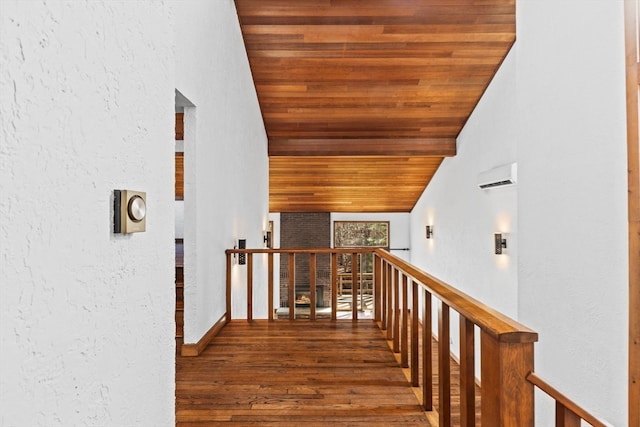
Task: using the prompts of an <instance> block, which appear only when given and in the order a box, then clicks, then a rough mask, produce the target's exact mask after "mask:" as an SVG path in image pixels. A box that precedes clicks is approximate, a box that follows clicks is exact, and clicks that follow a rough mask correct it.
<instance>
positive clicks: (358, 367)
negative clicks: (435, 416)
mask: <svg viewBox="0 0 640 427" xmlns="http://www.w3.org/2000/svg"><path fill="white" fill-rule="evenodd" d="M176 422H177V425H178V426H180V427H186V426H202V425H216V424H218V423H220V424H224V425H252V424H253V425H261V426H269V425H273V426H275V425H277V426H300V425H302V424H304V423H307V424H309V425H314V426H322V425H327V426H336V425H367V426H388V425H412V426H419V425H423V426H428V425H430V424H429V422H428V421H427V417H426V414H425V412H423V410H422V408H421V406H420V403H419V401H418V399H417V397H416V396H415V394H414V392H413V389H412V388H411V386H410V383H409V382H408V380H407V378H406V377H405V375H404V373H403V371H402V369H400V368H399V364H398V363H397V361H396V359H395V357H394V355H393V353H392V352H391V350H390V349H389V347H388V345H387V342H386V341H385V339H384V338H383V335H382V333H381V331H380V330H379V329H378V327H377V326H376V324H375V323H374V322H371V321H360V322H356V323H353V322H351V321H338V322H330V321H326V322H325V321H318V322H314V323H310V322H307V321H295V322H288V321H276V322H267V321H255V322H252V323H247V322H246V321H242V320H239V321H233V322H231V323H230V324H229V325H227V326H226V327H225V328H224V329H223V330H222V332H221V333H220V335H218V336H217V337H216V338H215V339H214V340H213V342H212V345H210V346H209V347H208V348H207V349H206V350H205V352H204V353H203V354H201V355H200V356H198V357H190V358H187V357H180V356H177V358H176Z"/></svg>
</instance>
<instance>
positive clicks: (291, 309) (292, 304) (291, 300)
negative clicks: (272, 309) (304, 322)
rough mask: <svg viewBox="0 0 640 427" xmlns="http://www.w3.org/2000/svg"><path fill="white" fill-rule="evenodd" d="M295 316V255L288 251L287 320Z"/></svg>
mask: <svg viewBox="0 0 640 427" xmlns="http://www.w3.org/2000/svg"><path fill="white" fill-rule="evenodd" d="M295 318H296V256H295V254H294V253H293V252H290V253H289V320H294V319H295Z"/></svg>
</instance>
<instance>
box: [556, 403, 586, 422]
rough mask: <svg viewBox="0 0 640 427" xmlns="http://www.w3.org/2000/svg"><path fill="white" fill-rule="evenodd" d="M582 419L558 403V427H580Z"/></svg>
mask: <svg viewBox="0 0 640 427" xmlns="http://www.w3.org/2000/svg"><path fill="white" fill-rule="evenodd" d="M581 424H582V423H581V420H580V417H579V416H577V415H576V414H574V413H573V412H572V411H571V410H569V409H568V408H567V407H566V406H564V405H563V404H562V403H560V402H557V401H556V427H580V426H581Z"/></svg>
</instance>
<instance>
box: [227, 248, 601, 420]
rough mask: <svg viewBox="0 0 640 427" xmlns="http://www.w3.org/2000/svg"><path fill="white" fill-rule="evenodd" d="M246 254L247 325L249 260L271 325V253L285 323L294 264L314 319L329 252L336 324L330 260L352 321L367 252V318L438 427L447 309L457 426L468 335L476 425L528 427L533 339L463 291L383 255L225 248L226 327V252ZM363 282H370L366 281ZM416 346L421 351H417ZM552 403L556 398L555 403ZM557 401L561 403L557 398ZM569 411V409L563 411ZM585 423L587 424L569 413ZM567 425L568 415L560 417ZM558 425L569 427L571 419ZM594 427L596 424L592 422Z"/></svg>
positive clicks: (447, 396)
mask: <svg viewBox="0 0 640 427" xmlns="http://www.w3.org/2000/svg"><path fill="white" fill-rule="evenodd" d="M240 253H244V254H246V257H247V261H246V268H247V319H248V320H252V319H253V257H254V255H257V254H266V256H267V266H268V267H267V270H268V273H267V276H268V277H267V287H268V302H267V304H268V318H269V320H274V318H275V310H274V291H273V286H274V283H273V276H274V274H273V273H274V254H286V255H288V262H287V267H288V280H289V283H288V295H289V298H288V305H289V313H288V318H289V319H290V320H294V319H295V318H296V313H295V311H296V310H295V306H296V305H295V294H296V268H295V259H296V257H300V256H307V257H309V281H310V283H309V284H308V285H309V290H310V292H309V297H310V304H309V309H310V314H309V319H311V320H315V319H316V311H315V310H316V273H317V270H316V266H317V264H316V257H317V255H318V254H329V255H330V258H331V280H330V286H331V317H330V318H331V319H332V320H336V311H337V295H338V283H339V275H338V269H337V255H338V254H345V253H346V254H352V255H353V261H352V263H353V265H352V273H351V283H352V298H354V300H353V301H352V315H351V318H352V319H353V320H357V319H358V304H357V303H356V301H355V297H356V295H357V294H358V291H359V290H360V289H361V278H363V277H364V275H360V274H358V273H359V270H358V255H359V254H368V253H373V254H374V272H373V296H374V302H373V305H374V309H373V319H374V320H375V321H376V322H378V324H379V326H380V328H381V329H382V330H383V331H384V332H385V333H386V337H387V339H388V340H389V341H390V342H391V345H392V348H393V351H394V352H395V353H399V355H400V363H401V365H402V367H404V368H410V377H411V384H412V386H414V387H420V386H422V397H423V399H422V400H423V406H424V409H425V410H426V411H433V410H434V409H437V412H438V418H439V425H440V426H443V427H447V426H450V425H451V420H452V413H451V407H452V405H451V403H452V402H451V388H452V387H451V364H450V363H451V358H450V353H451V351H450V345H449V342H450V332H451V331H450V317H451V310H453V311H455V312H456V313H457V314H458V316H459V327H460V348H459V359H460V362H459V366H460V380H459V386H460V395H459V400H460V409H459V411H460V425H461V426H463V427H467V426H474V425H475V415H476V408H475V383H476V375H475V347H476V342H475V341H476V340H475V331H476V329H478V330H479V335H480V343H479V346H480V359H481V360H480V366H481V368H480V374H481V378H482V388H481V421H482V425H484V426H513V427H533V425H534V384H535V385H537V386H538V387H540V388H541V389H543V390H545V391H547V392H548V389H545V388H544V387H541V386H540V384H539V383H538V382H536V379H537V377H536V376H535V374H533V367H534V366H533V365H534V357H533V356H534V343H535V342H536V341H537V340H538V334H537V333H536V332H534V331H532V330H531V329H529V328H527V327H526V326H524V325H522V324H520V323H518V322H516V321H515V320H513V319H511V318H509V317H507V316H505V315H504V314H502V313H500V312H497V311H496V310H493V309H491V308H490V307H488V306H486V305H484V304H482V303H481V302H479V301H477V300H475V299H474V298H472V297H470V296H469V295H466V294H465V293H463V292H461V291H459V290H457V289H455V288H453V287H452V286H450V285H448V284H446V283H444V282H442V281H441V280H439V279H437V278H435V277H433V276H431V275H429V274H427V273H425V272H424V271H422V270H420V269H418V268H416V267H415V266H413V265H411V264H409V263H407V262H406V261H404V260H402V259H400V258H398V257H396V256H394V255H392V254H390V253H389V252H387V251H385V250H383V249H371V248H357V249H353V248H350V249H297V250H296V249H257V250H256V249H253V250H249V249H245V250H240V249H234V250H227V251H226V255H227V321H229V320H231V318H232V313H231V287H232V283H231V277H232V274H231V269H232V264H233V256H234V254H240ZM369 280H370V279H369ZM434 301H435V304H436V305H437V313H438V320H437V330H438V341H437V345H438V363H437V364H436V365H437V369H438V372H437V373H438V375H437V378H438V402H439V404H438V408H434V407H433V402H434V396H433V384H434V377H435V375H434V371H433V365H432V363H431V357H429V356H427V357H422V360H421V361H420V360H419V355H420V353H422V354H423V355H431V354H432V350H433V349H432V340H431V331H432V330H433V325H432V310H433V304H434ZM419 313H421V316H419ZM419 317H421V318H422V327H421V329H422V337H419V335H418V334H419V329H420V327H419V321H420V319H419ZM420 346H422V348H421V349H420ZM556 400H558V398H557V397H556ZM560 402H563V401H562V400H560ZM568 408H569V410H572V409H573V407H572V406H569V407H568ZM577 414H578V415H579V416H581V417H582V418H583V419H585V420H586V421H588V422H591V421H590V420H591V419H590V418H587V417H585V416H584V415H583V413H582V412H577ZM565 418H566V419H571V416H570V415H567V416H566V417H565ZM558 425H559V426H560V425H564V426H566V427H573V426H574V425H575V424H572V421H569V422H568V423H565V424H558ZM593 425H594V426H600V425H602V424H593Z"/></svg>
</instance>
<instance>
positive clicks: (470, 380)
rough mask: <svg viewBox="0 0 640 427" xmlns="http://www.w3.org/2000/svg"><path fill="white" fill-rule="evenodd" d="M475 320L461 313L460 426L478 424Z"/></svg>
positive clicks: (467, 426) (469, 426)
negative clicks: (472, 320)
mask: <svg viewBox="0 0 640 427" xmlns="http://www.w3.org/2000/svg"><path fill="white" fill-rule="evenodd" d="M474 338H475V337H474V325H473V322H471V321H470V320H468V319H466V318H465V317H464V316H463V315H460V426H461V427H473V426H475V425H476V401H475V386H476V384H475V357H474V345H475V344H474Z"/></svg>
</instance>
